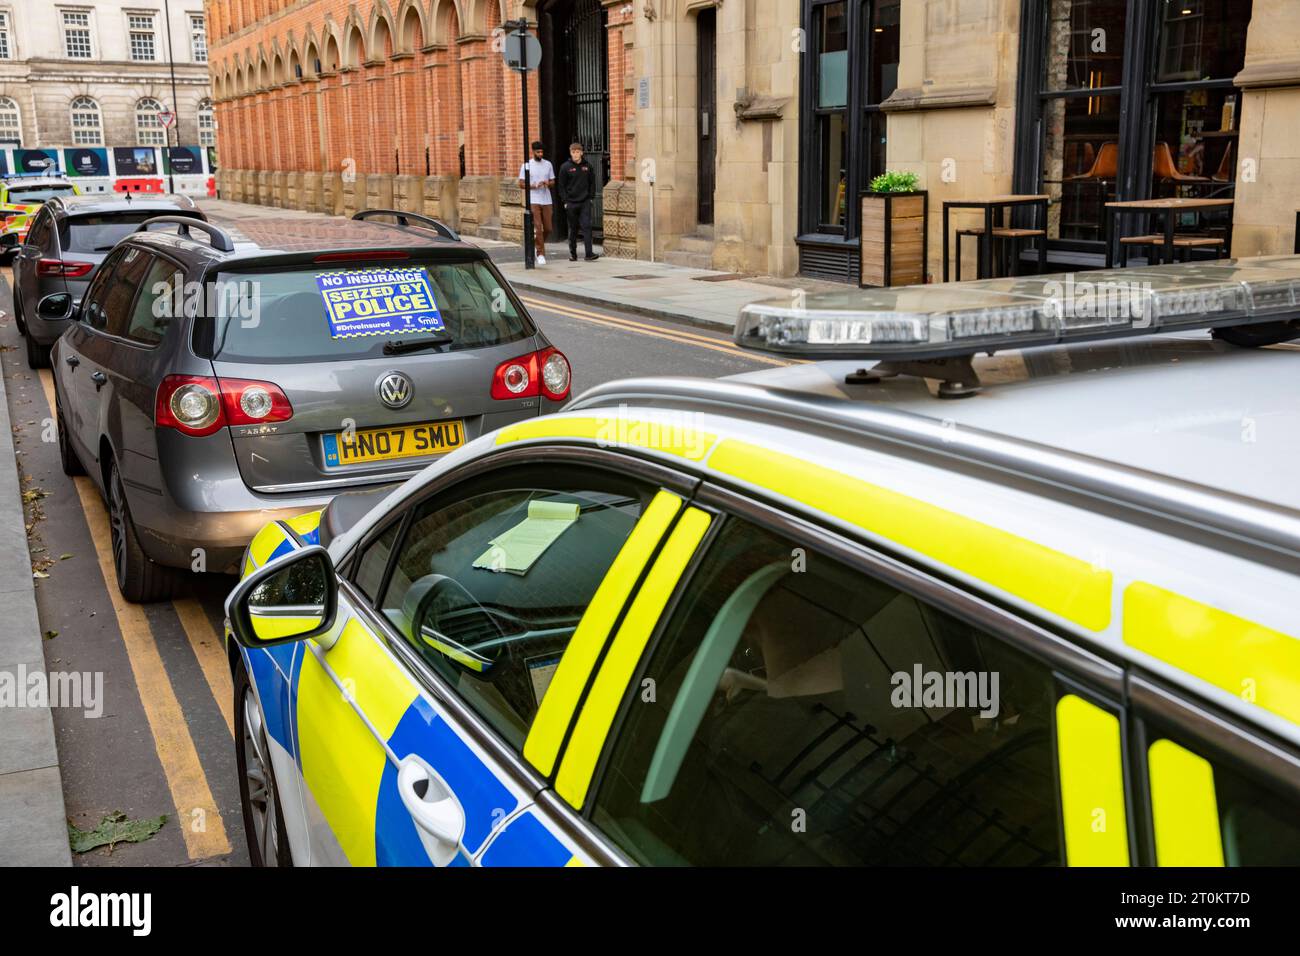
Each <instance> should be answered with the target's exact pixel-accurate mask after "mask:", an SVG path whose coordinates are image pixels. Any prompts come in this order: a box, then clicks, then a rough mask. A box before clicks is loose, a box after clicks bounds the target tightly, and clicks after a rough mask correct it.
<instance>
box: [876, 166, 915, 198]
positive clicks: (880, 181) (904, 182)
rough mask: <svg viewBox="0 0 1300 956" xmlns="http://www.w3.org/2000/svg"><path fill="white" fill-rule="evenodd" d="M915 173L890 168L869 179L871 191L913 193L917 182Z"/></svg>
mask: <svg viewBox="0 0 1300 956" xmlns="http://www.w3.org/2000/svg"><path fill="white" fill-rule="evenodd" d="M918 181H919V180H918V177H917V175H916V173H904V172H899V171H898V170H891V171H889V172H887V173H882V174H881V175H879V176H877V177H876V178H875V179H873V180H871V191H872V192H873V193H914V192H916V184H917V182H918Z"/></svg>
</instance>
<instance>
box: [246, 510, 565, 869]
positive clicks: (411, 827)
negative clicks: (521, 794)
mask: <svg viewBox="0 0 1300 956" xmlns="http://www.w3.org/2000/svg"><path fill="white" fill-rule="evenodd" d="M320 518H321V513H320V512H319V511H315V512H310V513H307V514H303V515H299V516H297V517H296V518H291V519H288V520H287V521H285V522H284V523H283V525H287V526H288V527H289V528H291V529H292V531H293V534H290V533H287V532H286V529H285V527H284V526H283V525H282V524H281V523H279V522H272V523H270V524H268V525H267V526H266V527H264V528H263V529H262V530H261V531H259V532H258V534H257V535H256V536H255V537H254V538H253V541H252V543H251V544H250V545H249V554H248V557H247V559H246V562H245V574H247V573H248V572H249V571H251V570H253V569H255V568H257V567H261V566H262V565H264V564H266V562H267V561H270V560H274V559H275V558H278V557H279V556H281V555H282V554H287V553H289V552H290V551H293V550H295V549H296V548H297V547H298V546H299V545H298V543H297V542H296V541H295V540H294V535H295V534H296V535H297V536H298V538H300V539H301V540H302V543H303V544H304V545H311V544H317V543H319V541H320ZM241 653H242V654H243V656H244V661H245V665H246V667H247V668H248V673H249V677H250V679H251V680H252V681H253V682H254V683H255V684H256V685H257V689H258V696H259V699H260V700H261V702H262V708H263V712H264V716H265V719H266V728H267V733H268V734H269V735H270V737H271V738H272V739H273V740H275V741H276V743H277V744H279V745H280V746H281V747H283V748H284V749H285V751H287V752H288V753H289V754H291V755H292V756H293V759H294V762H295V764H296V765H297V767H298V769H299V771H300V772H301V773H302V775H303V779H304V780H305V781H306V782H307V785H308V787H309V788H310V789H311V792H312V796H313V798H314V799H315V801H316V803H317V805H318V806H319V807H320V809H321V811H322V813H323V814H324V816H325V818H326V820H328V821H329V823H330V826H331V828H332V829H333V831H334V834H335V838H336V839H337V840H338V841H339V845H340V846H341V848H342V849H343V852H344V854H345V855H346V856H347V858H348V860H349V861H350V862H351V863H353V864H354V865H370V866H374V865H379V866H429V865H430V862H429V858H428V855H427V854H426V853H425V851H424V847H423V844H422V843H421V841H420V837H419V834H418V833H417V832H416V829H415V824H414V822H413V821H412V819H411V816H410V814H409V813H407V811H406V808H405V807H404V806H403V805H402V800H401V796H400V795H399V793H398V790H397V768H396V767H395V766H394V765H393V763H392V762H391V761H390V760H389V759H388V755H387V753H386V752H385V751H384V749H383V747H381V746H380V745H379V742H378V741H377V740H376V739H375V738H374V737H373V736H372V735H371V734H370V731H369V730H368V729H367V728H366V726H365V724H363V723H362V721H361V719H360V718H359V717H358V716H357V715H356V713H355V711H353V710H352V708H351V707H350V706H349V705H347V703H346V702H344V701H341V700H340V699H339V690H338V687H337V686H336V685H335V684H334V682H333V681H332V680H331V679H330V677H329V675H328V674H326V673H325V671H324V669H323V668H322V667H321V665H320V663H319V662H318V661H317V660H316V658H315V654H314V653H313V652H312V651H311V650H310V649H309V648H307V647H306V645H305V642H301V641H299V642H294V643H291V644H282V645H278V646H276V647H270V648H263V649H261V650H255V651H249V650H242V651H241ZM328 663H329V665H330V668H331V669H332V670H333V671H334V673H335V675H336V676H337V677H339V679H341V680H343V681H347V682H349V683H348V686H349V687H351V688H353V689H354V693H355V695H356V701H357V703H358V705H359V706H360V707H361V708H362V710H363V711H364V712H365V713H366V716H367V717H368V718H369V719H370V721H371V722H372V723H373V724H374V725H375V726H376V729H377V730H378V731H379V733H380V734H381V735H383V736H384V737H385V739H386V742H387V745H388V748H389V750H391V751H392V752H393V753H394V754H396V755H397V757H398V758H399V759H400V758H402V757H405V756H407V755H408V754H412V753H414V754H418V755H419V756H420V757H422V758H424V759H425V760H426V761H427V762H428V763H429V764H430V765H431V766H433V767H434V768H435V769H437V771H438V773H439V774H440V775H441V776H442V778H443V779H444V780H445V781H446V782H447V785H448V786H449V787H450V788H451V789H452V791H453V792H454V793H455V794H456V797H457V799H458V800H459V801H460V803H461V806H462V808H463V809H464V811H465V837H464V841H463V842H464V847H465V849H466V851H467V852H468V853H469V855H470V856H475V855H477V854H479V853H482V859H481V860H480V861H479V862H480V863H481V864H482V865H484V866H564V865H568V864H572V863H574V862H575V861H576V862H580V861H579V860H577V858H576V857H575V856H574V854H573V853H572V852H571V851H570V850H569V849H568V848H567V847H566V846H565V845H564V843H562V842H561V841H560V840H559V839H558V838H557V837H556V836H555V835H554V834H553V833H551V831H550V830H549V829H548V828H547V827H546V825H545V824H544V823H543V822H542V821H541V820H539V819H538V818H537V817H536V816H534V815H533V813H532V811H531V810H527V811H525V812H523V813H519V814H518V815H517V816H515V817H514V818H513V819H510V818H511V815H512V814H516V813H517V812H518V811H519V808H520V801H519V798H518V797H516V795H515V794H514V793H513V792H512V791H511V790H510V788H508V787H507V786H506V785H505V784H504V783H502V781H501V780H499V779H498V778H497V776H496V775H495V774H494V773H493V772H492V771H491V769H490V768H489V767H488V766H487V765H486V764H485V763H484V762H483V760H482V759H481V758H480V757H479V756H478V754H477V753H475V751H474V750H473V749H472V748H471V747H470V746H469V745H468V744H467V743H466V742H465V740H464V739H463V738H462V737H461V736H460V735H459V734H458V733H457V731H456V729H455V728H454V727H453V726H452V725H451V723H450V722H448V721H447V719H446V718H445V717H443V716H441V715H440V714H438V713H437V712H436V711H435V710H434V709H433V707H432V706H431V705H430V703H429V702H428V700H426V699H425V698H424V696H423V695H421V694H420V693H419V691H418V689H417V688H416V686H415V684H414V683H413V682H412V681H411V679H410V678H409V677H408V676H407V675H406V673H405V672H404V671H403V670H402V669H401V668H400V667H399V666H398V665H397V664H396V663H394V662H393V661H392V660H391V658H389V656H388V654H387V653H386V652H385V651H384V650H383V649H382V648H381V647H380V646H379V642H378V639H377V638H376V636H375V635H374V634H373V633H372V632H371V631H370V630H369V628H368V627H366V626H365V625H364V624H363V623H362V621H361V619H360V618H356V617H354V618H352V619H351V620H349V621H347V622H346V623H345V624H344V625H343V632H342V634H341V635H340V637H339V640H338V642H337V643H336V644H335V645H334V647H333V648H332V649H331V650H330V652H329V655H328ZM314 702H320V703H321V704H322V706H313V703H314ZM336 705H337V706H336ZM309 707H310V708H312V709H311V711H310V713H309V714H308V713H306V711H305V708H309ZM303 717H310V719H309V720H304V719H303ZM358 807H362V808H365V809H364V810H362V811H361V813H362V816H361V817H359V818H358V816H357V808H358ZM508 819H509V825H508V826H506V827H505V828H504V829H502V830H500V832H496V833H495V836H494V830H496V829H497V828H499V827H500V825H501V823H502V822H503V821H506V820H508ZM489 842H490V846H489V845H488V844H489ZM485 846H487V847H488V848H487V851H486V852H483V848H484V847H485ZM452 865H453V866H465V865H467V861H466V859H465V857H464V856H458V857H457V858H456V860H455V861H454V862H453V863H452Z"/></svg>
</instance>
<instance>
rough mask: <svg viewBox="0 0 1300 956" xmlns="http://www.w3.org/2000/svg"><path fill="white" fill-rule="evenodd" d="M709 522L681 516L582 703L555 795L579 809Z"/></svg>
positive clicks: (697, 513) (696, 513) (697, 514)
mask: <svg viewBox="0 0 1300 956" xmlns="http://www.w3.org/2000/svg"><path fill="white" fill-rule="evenodd" d="M710 520H712V519H711V518H710V517H709V515H708V514H706V513H705V512H703V511H701V510H699V509H698V508H687V509H686V511H685V513H683V514H682V517H681V520H679V521H678V522H677V527H675V528H674V529H673V532H672V534H670V535H669V536H668V541H667V542H666V543H665V544H664V547H663V550H662V551H660V552H659V557H658V558H657V559H656V560H655V563H654V566H653V567H651V568H650V573H649V574H648V575H646V579H645V583H644V584H643V585H641V590H640V591H638V592H637V595H636V597H635V598H634V599H633V601H632V607H631V608H630V609H629V610H628V612H627V617H625V618H624V619H623V623H622V624H621V625H620V626H619V629H618V634H617V635H616V636H615V637H614V641H613V643H612V644H611V645H610V648H609V653H608V654H607V655H606V656H605V661H604V663H603V664H601V667H600V672H599V673H598V674H597V675H596V681H595V683H594V684H592V687H591V693H590V694H588V695H587V700H586V702H585V703H584V704H583V705H582V713H581V714H580V715H579V717H578V723H577V725H576V726H575V727H574V730H573V739H572V740H570V741H569V747H568V749H567V750H565V752H564V762H563V763H561V764H560V772H559V774H558V776H557V777H556V778H555V790H556V792H557V793H559V795H560V796H561V797H563V798H564V799H565V800H567V801H568V802H569V803H570V804H571V805H572V806H574V807H576V808H578V809H581V808H582V804H583V803H584V802H585V801H586V799H587V788H588V787H590V786H591V775H592V773H593V772H594V771H595V769H596V761H597V759H599V757H600V751H601V749H602V748H603V747H604V746H605V738H606V737H608V736H609V728H610V726H611V725H612V724H613V723H614V714H615V713H616V712H617V711H618V705H619V703H620V702H621V701H622V699H623V694H624V693H625V692H626V691H627V685H628V682H629V681H630V680H631V679H632V674H633V673H634V672H635V670H636V665H637V662H638V661H640V660H641V654H642V653H643V652H644V651H645V646H646V642H647V641H649V640H650V634H651V632H652V631H653V630H654V628H655V625H656V624H657V623H658V622H659V617H660V615H661V614H663V610H664V606H665V605H666V604H667V603H668V598H669V597H671V596H672V593H673V589H674V588H676V587H677V582H678V581H679V580H681V576H682V572H683V571H685V570H686V565H687V564H688V563H689V562H690V560H691V556H692V555H694V554H695V550H696V548H698V547H699V545H700V540H701V539H702V538H703V537H704V532H706V531H707V530H708V529H709V522H710Z"/></svg>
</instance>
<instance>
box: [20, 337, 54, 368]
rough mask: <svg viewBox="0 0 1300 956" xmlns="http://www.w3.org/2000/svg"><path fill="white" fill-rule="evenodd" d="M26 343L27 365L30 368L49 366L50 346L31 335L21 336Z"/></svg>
mask: <svg viewBox="0 0 1300 956" xmlns="http://www.w3.org/2000/svg"><path fill="white" fill-rule="evenodd" d="M23 341H24V342H26V343H27V367H28V368H31V369H37V368H49V367H50V346H48V345H42V344H41V343H40V342H37V341H36V339H35V338H33V337H32V336H31V335H25V336H23Z"/></svg>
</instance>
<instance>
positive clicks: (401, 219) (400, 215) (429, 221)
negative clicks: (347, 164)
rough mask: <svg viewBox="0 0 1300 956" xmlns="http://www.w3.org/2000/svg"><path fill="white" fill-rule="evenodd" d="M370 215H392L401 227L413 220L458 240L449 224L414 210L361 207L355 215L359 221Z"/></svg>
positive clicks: (453, 239)
mask: <svg viewBox="0 0 1300 956" xmlns="http://www.w3.org/2000/svg"><path fill="white" fill-rule="evenodd" d="M372 216H392V217H394V218H395V219H396V220H397V224H398V225H399V226H403V227H409V226H410V225H411V221H412V220H414V221H415V224H416V225H418V226H427V227H429V228H430V229H432V230H433V231H434V232H436V233H438V235H440V236H442V238H444V239H450V240H451V241H452V242H460V234H459V233H458V232H456V230H455V229H452V228H451V226H449V225H447V224H446V223H444V222H439V221H438V220H437V219H434V218H432V217H430V216H421V215H419V214H418V213H414V212H404V211H402V210H401V209H363V210H361V211H360V212H359V213H357V214H356V215H355V216H353V217H352V218H353V219H356V220H357V221H359V222H364V221H365V220H367V219H369V218H371V217H372Z"/></svg>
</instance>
